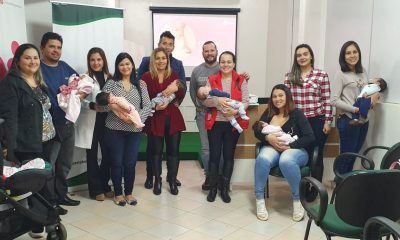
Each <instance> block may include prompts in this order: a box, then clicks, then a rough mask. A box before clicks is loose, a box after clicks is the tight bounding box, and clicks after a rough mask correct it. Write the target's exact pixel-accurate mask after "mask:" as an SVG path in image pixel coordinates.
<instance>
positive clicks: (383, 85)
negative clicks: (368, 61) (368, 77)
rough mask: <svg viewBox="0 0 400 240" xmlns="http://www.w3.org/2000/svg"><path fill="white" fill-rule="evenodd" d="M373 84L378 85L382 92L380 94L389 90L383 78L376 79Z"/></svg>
mask: <svg viewBox="0 0 400 240" xmlns="http://www.w3.org/2000/svg"><path fill="white" fill-rule="evenodd" d="M372 82H373V83H375V84H378V85H379V87H380V88H381V90H380V91H379V92H384V91H385V90H386V88H387V83H386V81H385V80H384V79H383V78H374V79H372Z"/></svg>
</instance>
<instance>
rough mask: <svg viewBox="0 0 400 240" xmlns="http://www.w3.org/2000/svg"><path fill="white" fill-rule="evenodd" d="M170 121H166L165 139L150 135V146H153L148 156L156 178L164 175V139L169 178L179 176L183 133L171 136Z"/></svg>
mask: <svg viewBox="0 0 400 240" xmlns="http://www.w3.org/2000/svg"><path fill="white" fill-rule="evenodd" d="M169 128H170V121H169V119H167V120H166V121H165V131H164V132H165V134H164V136H163V137H159V136H154V135H150V134H149V135H148V144H149V145H150V146H151V147H149V148H148V149H151V154H149V155H148V157H150V159H151V162H152V167H153V174H154V176H155V177H156V178H158V177H160V176H161V173H162V167H161V162H162V154H163V149H164V139H165V143H166V145H167V149H166V153H167V169H168V173H167V178H168V179H175V178H176V176H177V175H178V168H179V144H180V141H181V132H177V133H174V134H172V135H169V134H168V133H169Z"/></svg>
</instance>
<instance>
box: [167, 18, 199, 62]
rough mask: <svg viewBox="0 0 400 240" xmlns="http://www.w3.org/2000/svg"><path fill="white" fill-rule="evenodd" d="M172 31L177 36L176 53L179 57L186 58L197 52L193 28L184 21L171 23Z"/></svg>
mask: <svg viewBox="0 0 400 240" xmlns="http://www.w3.org/2000/svg"><path fill="white" fill-rule="evenodd" d="M169 29H170V31H171V32H172V34H173V35H174V36H175V50H174V55H175V56H176V57H177V58H179V59H184V58H186V57H188V56H189V55H191V54H192V53H193V52H195V51H194V50H195V47H196V38H195V35H194V33H193V30H192V28H191V27H190V26H189V25H188V24H186V23H185V22H182V21H177V22H173V23H171V25H170V26H169Z"/></svg>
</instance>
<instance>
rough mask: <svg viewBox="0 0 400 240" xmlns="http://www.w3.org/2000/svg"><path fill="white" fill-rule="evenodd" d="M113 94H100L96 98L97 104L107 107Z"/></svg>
mask: <svg viewBox="0 0 400 240" xmlns="http://www.w3.org/2000/svg"><path fill="white" fill-rule="evenodd" d="M110 96H111V93H109V92H100V93H99V94H97V96H96V103H97V104H98V105H100V106H107V105H108V103H109V102H110Z"/></svg>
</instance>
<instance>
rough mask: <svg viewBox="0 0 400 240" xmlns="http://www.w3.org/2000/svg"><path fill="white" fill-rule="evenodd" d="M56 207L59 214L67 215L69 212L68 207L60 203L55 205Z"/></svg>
mask: <svg viewBox="0 0 400 240" xmlns="http://www.w3.org/2000/svg"><path fill="white" fill-rule="evenodd" d="M54 209H55V210H56V211H57V213H58V215H65V214H67V213H68V210H67V209H65V208H63V207H61V206H59V205H57V206H55V207H54Z"/></svg>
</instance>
